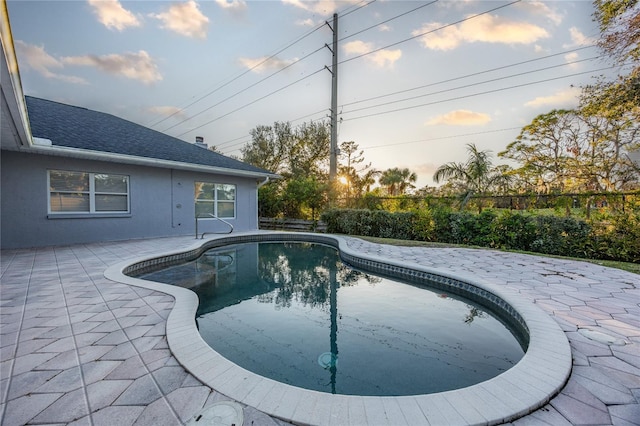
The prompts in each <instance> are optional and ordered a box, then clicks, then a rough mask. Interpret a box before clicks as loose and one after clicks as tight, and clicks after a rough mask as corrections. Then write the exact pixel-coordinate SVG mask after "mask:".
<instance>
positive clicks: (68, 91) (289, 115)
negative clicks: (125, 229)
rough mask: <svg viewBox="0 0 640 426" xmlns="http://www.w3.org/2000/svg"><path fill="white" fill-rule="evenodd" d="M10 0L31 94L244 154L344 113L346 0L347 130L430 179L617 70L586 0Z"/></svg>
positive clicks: (369, 154) (393, 163)
mask: <svg viewBox="0 0 640 426" xmlns="http://www.w3.org/2000/svg"><path fill="white" fill-rule="evenodd" d="M7 4H8V10H9V18H10V22H11V27H12V32H13V37H14V43H15V48H16V52H17V56H18V63H19V67H20V74H21V78H22V85H23V89H24V92H25V94H27V95H30V96H36V97H40V98H45V99H50V100H54V101H58V102H63V103H67V104H71V105H77V106H82V107H86V108H90V109H94V110H97V111H102V112H106V113H110V114H113V115H116V116H119V117H121V118H124V119H127V120H130V121H133V122H135V123H139V124H142V125H145V126H147V127H150V128H152V129H155V130H158V131H161V132H164V133H167V134H169V135H171V136H175V137H177V138H180V139H182V140H185V141H188V142H194V141H195V137H196V136H202V137H204V140H205V143H208V144H209V145H215V146H216V147H217V149H218V150H219V151H220V152H222V153H223V154H225V155H232V156H240V155H241V152H240V148H242V146H243V145H244V144H246V143H247V142H249V141H250V139H251V138H250V131H251V129H254V128H256V127H257V126H259V125H272V124H273V123H274V122H276V121H281V122H286V121H288V122H291V124H292V125H293V126H298V125H301V124H303V123H305V122H307V123H309V122H311V121H312V120H313V121H315V120H328V119H329V116H330V111H331V80H332V73H331V65H332V50H331V47H332V38H333V31H334V25H333V14H334V13H337V14H338V25H337V34H338V49H337V61H338V67H337V68H338V70H337V75H338V91H337V104H338V108H337V109H338V120H339V124H338V144H340V143H342V142H345V141H354V142H355V143H356V144H358V146H359V148H360V149H361V150H363V151H364V157H365V160H366V162H370V163H372V167H374V168H376V169H378V170H386V169H388V168H392V167H400V168H405V167H406V168H409V169H410V170H411V171H413V172H415V173H416V174H417V176H418V180H417V182H416V186H417V187H418V188H420V187H423V186H425V185H430V186H432V185H434V183H433V181H432V176H433V173H434V172H435V170H436V169H437V168H438V167H439V166H441V165H443V164H445V163H449V162H464V161H465V160H466V159H467V151H466V149H467V148H466V146H467V144H470V143H473V144H475V145H476V146H477V147H478V148H479V149H481V150H490V151H491V152H492V153H493V155H494V163H495V164H508V163H507V162H506V161H505V160H502V159H499V158H497V155H496V154H497V153H498V152H500V151H502V150H504V149H505V148H506V146H507V145H508V144H509V143H510V142H512V141H513V140H514V139H515V138H516V137H517V136H518V134H519V133H520V130H521V128H522V127H523V126H525V125H527V124H529V123H530V122H531V121H532V120H533V119H534V118H535V117H536V116H537V115H539V114H542V113H546V112H549V111H551V110H553V109H557V108H572V107H575V106H577V100H578V95H579V93H580V87H581V86H584V85H586V84H589V83H591V82H593V81H594V78H595V77H596V76H598V75H601V74H610V73H611V72H612V70H611V69H608V67H609V64H608V62H607V61H606V60H604V59H602V58H601V57H600V52H599V51H598V49H597V48H596V47H594V46H593V44H594V43H595V41H596V40H597V37H598V28H597V25H596V24H595V23H594V22H593V21H592V13H593V5H592V3H591V2H590V1H586V0H579V1H569V0H566V1H535V0H522V1H515V2H514V1H473V0H466V1H465V0H459V1H454V0H440V1H400V0H374V1H371V0H366V1H362V0H353V1H303V0H269V1H264V0H260V1H258V0H255V1H245V0H215V1H214V0H208V1H195V0H188V1H175V2H174V1H151V0H145V1H141V0H138V1H118V0H86V1H84V0H70V1H56V0H53V1H52V0H47V1H32V0H20V1H17V0H8V1H7ZM512 165H513V164H512Z"/></svg>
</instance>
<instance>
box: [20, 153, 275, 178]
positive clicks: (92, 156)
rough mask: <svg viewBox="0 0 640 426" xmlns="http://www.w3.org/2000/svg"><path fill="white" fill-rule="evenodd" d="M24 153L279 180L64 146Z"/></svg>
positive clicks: (237, 170)
mask: <svg viewBox="0 0 640 426" xmlns="http://www.w3.org/2000/svg"><path fill="white" fill-rule="evenodd" d="M21 151H22V152H28V153H33V154H42V155H53V156H58V157H67V158H78V159H83V160H94V161H108V162H112V163H121V164H133V165H138V166H148V167H159V168H165V169H176V170H188V171H194V172H204V173H219V174H224V175H231V176H239V177H247V178H261V179H264V178H270V179H278V178H280V177H281V176H280V175H277V174H275V173H262V172H254V171H249V170H239V169H230V168H226V167H216V166H207V165H203V164H193V163H184V162H181V161H171V160H162V159H158V158H149V157H138V156H135V155H126V154H114V153H110V152H102V151H93V150H88V149H80V148H70V147H64V146H55V145H52V146H46V145H32V146H30V147H29V148H23V149H22V150H21Z"/></svg>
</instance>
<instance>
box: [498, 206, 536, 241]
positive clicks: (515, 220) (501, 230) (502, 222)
mask: <svg viewBox="0 0 640 426" xmlns="http://www.w3.org/2000/svg"><path fill="white" fill-rule="evenodd" d="M535 236H536V224H535V222H534V220H533V218H532V217H531V216H530V215H527V214H521V213H513V212H511V211H505V212H504V213H502V214H501V215H500V216H498V218H497V220H496V222H495V226H494V244H495V247H497V248H502V249H510V250H531V244H532V243H533V240H534V239H535Z"/></svg>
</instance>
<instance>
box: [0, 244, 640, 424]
mask: <svg viewBox="0 0 640 426" xmlns="http://www.w3.org/2000/svg"><path fill="white" fill-rule="evenodd" d="M347 240H348V245H349V247H350V248H353V249H355V250H358V251H362V252H365V253H375V254H376V255H378V256H383V257H386V258H389V259H393V260H399V261H410V262H413V263H419V264H421V265H425V266H429V267H433V268H440V269H443V268H447V269H449V270H451V271H453V272H456V273H466V274H472V275H474V276H478V277H479V278H481V279H484V280H490V281H491V282H492V283H494V284H497V285H503V286H505V287H509V288H510V289H513V290H515V291H517V292H518V293H519V294H520V296H521V297H522V298H524V299H525V300H528V301H530V302H531V303H535V304H537V305H538V306H540V307H541V308H542V309H543V310H545V311H546V312H547V313H548V314H549V315H550V316H551V317H552V318H554V319H555V320H556V321H557V322H558V324H559V325H560V326H561V327H562V329H563V330H564V331H565V334H566V336H567V338H568V339H569V342H570V344H571V350H572V355H573V358H574V368H573V372H572V376H571V378H570V380H569V382H568V384H567V386H566V387H565V388H564V389H563V390H562V391H561V392H560V394H559V395H557V396H556V397H555V398H553V399H552V400H551V401H550V403H549V404H547V405H546V406H544V407H542V408H540V409H538V410H536V411H535V412H533V413H531V414H529V415H527V416H524V417H522V418H520V419H518V420H515V421H513V422H512V424H513V425H518V426H522V425H533V424H536V425H538V424H543V425H544V424H550V425H563V424H566V425H578V424H594V423H595V424H603V425H608V424H611V425H614V424H615V425H618V424H620V425H626V424H640V320H639V318H640V276H638V275H635V274H630V273H627V272H624V271H619V270H616V269H610V268H605V267H602V266H598V265H594V264H587V263H584V262H575V261H568V260H563V259H551V258H544V257H534V256H529V255H523V254H514V253H502V252H497V251H491V250H471V249H430V248H419V247H392V246H384V245H380V244H373V243H369V242H365V241H362V240H359V239H355V238H348V239H347ZM193 242H194V240H193V239H192V238H189V237H183V238H165V239H154V240H134V241H126V242H105V243H100V244H86V245H77V246H68V247H46V248H39V249H31V250H11V251H3V252H2V258H1V262H0V271H1V274H2V275H1V285H0V321H1V322H0V380H1V382H0V385H1V386H0V391H1V392H2V394H1V398H2V399H1V400H0V413H1V418H0V424H2V425H20V424H29V423H47V424H93V425H112V424H114V419H117V424H119V425H129V424H131V425H133V424H138V425H144V424H154V425H159V424H167V425H176V424H181V423H184V422H186V421H188V420H189V419H191V418H192V417H193V416H194V415H195V414H196V413H197V412H199V411H200V410H202V409H203V408H204V407H207V406H209V405H211V404H213V403H215V402H217V401H222V400H226V399H227V398H226V397H225V396H224V395H221V394H220V393H218V392H217V391H216V390H214V389H211V388H209V387H207V386H204V385H202V384H201V383H200V382H199V381H198V380H197V379H195V378H194V377H193V376H192V375H190V374H189V373H188V372H187V371H186V370H184V368H182V367H181V366H180V365H179V363H178V362H177V361H176V359H175V358H174V357H173V356H172V355H171V352H170V351H169V349H168V345H167V340H166V334H165V329H166V318H167V316H168V314H169V312H170V311H171V308H172V306H173V303H174V302H173V298H172V297H171V296H168V295H166V294H164V293H160V292H156V291H151V290H148V289H142V288H137V287H131V286H128V285H124V284H120V283H115V282H112V281H110V280H108V279H106V278H104V276H103V272H104V270H105V269H106V268H107V267H109V266H111V265H113V264H115V263H118V262H121V261H123V260H126V259H133V258H139V257H140V256H145V255H154V254H162V253H163V252H166V251H169V250H179V249H181V248H186V247H189V246H191V245H192V244H193ZM582 327H588V328H590V329H593V330H594V331H599V332H602V333H605V334H608V335H611V336H615V337H616V338H619V339H622V340H623V341H624V342H625V343H626V344H625V345H624V346H616V345H611V346H610V345H607V344H604V343H601V342H597V341H594V340H590V339H589V338H587V337H585V336H584V335H582V334H581V333H580V332H579V329H580V328H582ZM256 392H257V391H256ZM286 397H287V396H286V395H278V396H277V398H276V399H277V401H275V400H274V401H273V403H274V404H283V403H285V404H286V402H285V401H283V399H286ZM292 397H293V398H295V396H292ZM488 397H491V398H494V399H495V398H496V396H493V395H490V396H489V395H485V396H484V399H483V396H482V395H479V398H478V400H477V401H475V402H474V401H471V402H470V405H469V406H467V407H463V406H459V413H460V418H458V419H457V420H458V421H462V422H464V421H465V420H464V419H468V420H469V421H476V420H479V419H476V418H475V417H474V410H473V404H481V403H483V402H485V400H486V398H488ZM257 400H260V401H263V399H262V398H258V399H257ZM318 401H320V402H318ZM318 401H316V400H309V401H301V403H300V404H297V403H296V404H295V409H296V410H304V409H308V410H314V409H315V408H317V407H316V405H317V406H318V407H319V409H320V410H321V411H322V412H326V413H327V419H326V420H324V421H326V423H327V424H329V423H331V424H344V423H342V422H341V421H340V419H338V417H346V418H342V420H344V422H349V423H351V424H364V423H367V422H368V423H370V424H377V423H378V421H382V420H384V421H386V422H388V423H389V424H398V423H397V422H399V421H402V423H413V422H415V421H416V419H419V418H420V415H419V414H420V411H418V410H417V409H418V408H420V409H423V410H424V409H425V408H424V407H420V406H419V404H411V403H408V402H405V403H403V404H404V405H406V406H407V407H409V408H407V409H406V411H405V410H399V408H398V406H396V405H395V403H390V402H389V401H387V402H386V403H385V404H386V405H385V404H379V405H377V406H373V407H371V408H372V410H374V411H375V410H376V409H377V410H379V411H380V416H379V417H378V418H377V419H367V418H366V416H365V414H364V413H365V411H364V407H363V410H362V411H358V412H356V411H353V410H354V408H353V407H350V410H351V411H352V412H351V411H350V412H346V410H342V409H341V408H340V407H339V406H336V407H321V405H322V403H321V399H319V400H318ZM263 403H265V404H266V403H267V402H263ZM444 403H446V404H450V403H451V402H449V401H447V400H443V404H444ZM407 404H408V405H407ZM456 404H458V403H456ZM292 409H293V408H292ZM409 409H410V410H409ZM403 412H404V413H405V414H402V413H403ZM409 413H411V414H410V415H409ZM423 414H424V415H425V417H426V418H430V419H437V418H438V415H437V413H424V412H423ZM244 415H245V424H252V425H256V426H257V425H276V426H277V425H283V424H284V423H283V422H282V421H280V420H278V419H274V418H270V417H268V416H266V415H265V414H264V413H262V412H260V411H259V410H258V409H256V408H253V407H250V406H247V407H245V408H244ZM401 416H404V417H402V418H401ZM407 416H410V418H406V417H407ZM390 417H391V418H390ZM449 420H454V419H449ZM247 422H249V423H247Z"/></svg>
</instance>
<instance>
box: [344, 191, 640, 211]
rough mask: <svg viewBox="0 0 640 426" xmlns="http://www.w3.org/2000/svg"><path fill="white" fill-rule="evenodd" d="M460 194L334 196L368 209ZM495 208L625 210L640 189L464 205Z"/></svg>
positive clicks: (443, 203)
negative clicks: (443, 195) (346, 197)
mask: <svg viewBox="0 0 640 426" xmlns="http://www.w3.org/2000/svg"><path fill="white" fill-rule="evenodd" d="M461 202H462V198H461V197H460V196H447V197H438V196H430V195H427V196H421V197H417V196H400V197H375V196H365V197H363V198H350V199H340V200H338V207H341V208H354V209H369V210H388V211H398V210H411V209H419V208H422V207H428V208H433V207H453V208H457V207H459V206H460V204H461ZM478 207H480V208H495V209H510V210H536V209H564V210H567V211H569V210H571V209H579V208H580V209H585V211H586V213H587V215H588V214H589V212H590V211H591V210H592V209H597V208H603V207H607V208H611V209H616V210H621V211H625V209H631V210H633V209H638V208H640V191H630V192H616V193H611V192H595V193H575V194H574V193H571V194H514V195H495V196H478V195H476V196H472V197H469V199H468V200H467V208H468V209H474V208H475V209H477V208H478Z"/></svg>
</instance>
